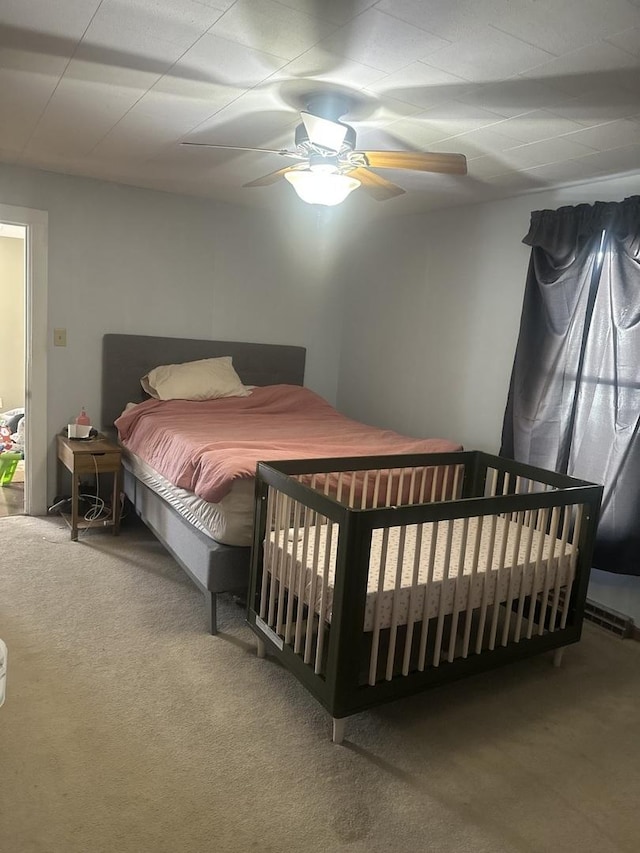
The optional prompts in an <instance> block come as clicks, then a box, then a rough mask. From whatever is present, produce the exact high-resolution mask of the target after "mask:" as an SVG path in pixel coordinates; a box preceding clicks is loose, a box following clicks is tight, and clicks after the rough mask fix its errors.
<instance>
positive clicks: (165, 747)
mask: <svg viewBox="0 0 640 853" xmlns="http://www.w3.org/2000/svg"><path fill="white" fill-rule="evenodd" d="M219 624H220V628H221V633H220V634H219V635H218V636H217V637H211V636H209V635H208V634H207V633H206V629H205V613H204V603H203V601H202V598H201V596H200V594H199V593H198V592H197V590H195V588H194V587H193V586H192V585H191V583H190V582H189V581H188V579H187V578H186V577H185V575H184V574H183V573H182V572H181V571H180V570H179V569H178V568H177V567H176V565H175V563H174V562H173V560H172V559H171V558H170V557H169V556H168V554H167V553H166V552H165V551H164V550H163V549H162V547H161V546H160V545H159V544H158V543H157V542H156V541H155V540H154V539H153V538H152V537H151V536H150V534H148V533H147V532H146V530H145V529H144V528H142V527H141V526H139V525H138V524H136V523H134V522H133V521H129V522H128V523H125V526H124V528H123V530H122V533H121V535H120V536H119V537H114V536H112V535H110V534H109V533H106V532H104V531H95V530H94V531H89V532H87V533H85V534H84V535H83V537H82V539H81V541H80V542H78V543H72V542H70V541H69V531H68V529H67V527H66V526H64V525H63V524H62V523H61V521H60V520H59V519H42V518H29V517H27V516H19V517H13V518H2V519H0V637H2V638H3V639H4V640H5V642H6V643H7V646H8V650H9V651H8V679H7V699H6V703H5V705H4V706H3V707H2V708H0V850H1V851H3V853H147V851H148V853H152V852H153V853H209V852H210V851H211V853H236V851H243V853H244V851H253V850H255V851H258V850H259V851H261V853H320V851H322V853H342V851H349V853H395V851H433V853H449V851H460V853H472V851H473V853H565V851H566V853H575V851H583V853H596V851H597V853H619V851H620V852H621V853H632V851H633V853H635V851H637V849H638V839H639V838H640V810H639V809H638V792H639V791H640V727H639V725H638V723H639V721H640V644H638V643H634V642H632V641H629V640H627V641H623V640H619V639H617V638H615V637H613V636H611V635H609V634H606V633H605V632H604V631H602V630H601V629H599V628H597V627H595V626H591V625H587V626H586V627H585V632H584V637H583V640H582V642H581V643H579V644H577V645H575V646H572V647H571V648H569V649H568V650H567V652H566V653H565V656H564V662H563V666H562V667H561V668H560V669H554V667H553V666H552V663H551V655H550V654H545V655H541V656H538V657H536V658H534V659H530V660H528V661H522V662H519V663H516V664H512V665H510V666H507V667H503V668H502V669H501V670H496V671H493V672H490V673H485V674H482V675H478V676H475V677H473V678H470V679H467V680H466V681H460V682H457V683H455V684H452V685H448V686H446V687H441V688H438V689H435V690H431V691H429V692H426V693H423V694H421V695H419V696H413V697H411V698H408V699H404V700H400V701H398V702H395V703H391V704H388V705H386V706H384V707H381V708H378V709H375V710H372V711H368V712H365V713H361V714H358V715H356V716H354V717H353V718H351V719H350V720H349V721H348V723H347V733H346V740H345V743H344V745H343V746H336V745H334V744H333V743H332V742H331V740H330V732H331V723H330V719H329V717H328V715H327V714H326V713H325V711H324V710H323V709H322V708H321V707H320V706H319V705H318V704H317V703H316V701H315V700H314V699H313V698H312V697H311V696H310V695H309V694H308V693H307V691H306V690H305V689H304V688H303V687H302V685H301V684H299V683H298V681H297V680H296V679H295V678H294V677H293V676H292V675H291V674H290V673H288V672H287V671H285V670H284V669H283V668H281V667H280V666H279V665H278V664H277V663H275V662H274V661H273V660H269V659H268V658H267V659H266V660H259V659H258V658H257V657H256V655H255V643H254V639H253V634H252V633H251V631H250V630H249V629H248V627H247V626H246V624H245V621H244V612H243V610H242V609H241V608H240V607H239V606H237V605H236V604H235V603H234V601H233V600H232V599H231V598H228V599H226V598H223V600H222V602H221V608H220V614H219Z"/></svg>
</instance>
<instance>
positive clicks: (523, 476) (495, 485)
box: [248, 451, 602, 742]
mask: <svg viewBox="0 0 640 853" xmlns="http://www.w3.org/2000/svg"><path fill="white" fill-rule="evenodd" d="M601 497H602V488H601V487H600V486H597V485H594V484H591V483H587V482H584V481H581V480H577V479H575V478H571V477H567V476H564V475H560V474H556V473H553V472H550V471H544V470H542V469H538V468H534V467H532V466H528V465H523V464H520V463H517V462H513V461H510V460H506V459H503V458H501V457H496V456H492V455H489V454H486V453H482V452H477V451H471V452H458V453H444V454H429V455H412V456H411V455H400V456H395V457H394V456H383V457H372V458H368V459H363V458H360V459H356V458H353V459H344V458H343V459H325V460H299V461H291V462H281V463H270V464H266V463H265V464H263V463H261V464H260V465H259V466H258V472H257V487H256V506H257V509H256V523H255V544H254V551H253V557H252V566H251V579H250V593H249V613H248V619H249V623H250V625H251V627H252V628H253V630H254V632H255V633H256V635H257V637H258V653H259V655H260V656H264V654H265V653H266V651H267V650H269V652H270V653H271V654H273V655H275V656H276V657H277V658H278V659H279V660H280V661H281V662H282V663H283V664H284V665H285V666H287V667H288V668H289V669H290V670H291V671H292V672H293V673H294V675H296V676H297V677H298V678H299V679H300V680H301V681H302V683H303V684H304V685H305V686H306V687H307V688H308V689H309V690H310V691H311V693H313V695H314V696H315V697H316V698H317V699H318V700H319V701H320V702H321V703H322V705H323V706H324V707H325V708H326V709H327V710H328V711H329V713H330V714H331V715H332V717H333V726H334V728H333V739H334V741H336V742H340V741H341V740H342V738H343V736H344V721H345V718H346V717H348V716H349V715H351V714H354V713H356V712H358V711H362V710H364V709H365V708H369V707H371V706H373V705H377V704H380V703H382V702H386V701H389V700H392V699H396V698H398V697H400V696H405V695H408V694H410V693H413V692H416V691H418V690H422V689H424V688H426V687H429V686H433V685H436V684H439V683H442V682H444V681H447V680H450V679H455V678H459V677H462V676H464V675H468V674H473V673H475V672H478V671H480V670H482V669H486V668H489V667H493V666H497V665H499V664H502V663H507V662H509V661H513V660H515V659H516V658H521V657H525V656H527V655H531V654H534V653H537V652H541V651H545V650H549V649H555V650H556V655H555V662H556V664H559V660H560V655H561V650H562V648H563V647H564V646H566V645H568V644H570V643H574V642H576V641H577V640H579V638H580V633H581V628H582V620H583V612H584V604H585V598H586V591H587V583H588V578H589V571H590V566H591V556H592V552H593V544H594V537H595V531H596V526H597V520H598V513H599V507H600V501H601Z"/></svg>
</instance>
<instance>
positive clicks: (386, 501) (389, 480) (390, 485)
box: [384, 468, 393, 506]
mask: <svg viewBox="0 0 640 853" xmlns="http://www.w3.org/2000/svg"><path fill="white" fill-rule="evenodd" d="M392 492H393V470H392V469H391V468H389V469H388V474H387V493H386V495H385V498H384V505H385V506H391V498H392Z"/></svg>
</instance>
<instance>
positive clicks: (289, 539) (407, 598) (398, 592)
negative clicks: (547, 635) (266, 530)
mask: <svg viewBox="0 0 640 853" xmlns="http://www.w3.org/2000/svg"><path fill="white" fill-rule="evenodd" d="M480 518H482V519H483V520H482V523H481V522H480ZM493 518H495V519H496V520H495V536H493V535H492V527H493V526H494V525H493V523H492V519H493ZM450 526H451V527H450ZM435 527H436V525H434V524H424V525H408V526H406V527H404V528H399V527H392V528H387V529H386V531H383V530H381V529H377V530H374V531H373V534H372V539H371V556H370V562H369V578H368V587H367V596H366V609H365V620H364V630H365V631H371V630H372V628H373V625H374V618H375V612H376V606H379V607H380V627H382V628H388V627H390V626H391V624H392V619H393V613H394V606H395V611H396V624H398V625H406V624H408V623H409V622H416V621H419V620H421V619H422V618H423V615H424V616H426V618H428V619H429V618H432V617H434V616H437V615H438V613H439V612H444V613H453V612H454V610H457V611H461V610H466V609H467V607H468V606H469V597H470V598H471V601H470V605H471V607H472V608H477V607H480V606H481V605H482V604H483V602H484V604H485V605H486V606H489V605H492V604H493V603H494V601H496V600H497V601H499V602H504V601H507V599H508V598H509V597H511V598H514V599H516V598H518V597H519V596H520V595H521V594H524V595H530V594H532V593H535V594H537V593H539V592H543V591H544V590H545V589H546V590H554V589H555V588H556V586H557V585H560V586H563V585H564V584H566V582H567V578H568V576H569V573H570V567H571V565H572V560H571V557H572V546H570V545H567V544H564V545H563V543H562V541H561V540H558V539H556V538H552V537H551V536H549V535H548V534H545V533H542V532H541V531H538V530H533V529H532V528H530V527H529V525H524V524H523V525H518V523H517V522H516V521H512V520H510V519H509V518H502V517H494V516H485V517H474V518H470V519H469V520H468V526H467V534H466V538H465V537H464V520H463V519H459V518H458V519H453V520H450V521H441V522H439V523H438V525H437V533H434V530H435ZM519 527H520V531H519V532H518V528H519ZM420 528H422V529H421V530H420ZM328 530H329V527H328V525H326V524H321V525H317V526H315V527H312V528H310V535H309V539H308V543H307V556H306V561H305V568H304V575H305V576H304V583H303V587H304V592H303V596H304V601H305V603H306V604H308V605H309V604H311V589H312V586H313V584H312V581H313V574H314V570H313V566H314V565H316V566H317V577H316V583H315V595H314V601H313V608H314V610H315V611H316V613H320V612H324V614H325V617H324V618H325V619H326V621H327V622H331V617H332V609H333V590H334V576H335V565H336V554H337V527H334V528H333V530H332V533H331V542H330V549H329V558H328V561H327V559H326V556H327V554H326V552H327V539H328ZM402 531H404V533H403V532H402ZM403 536H404V554H403V559H402V563H401V566H400V569H399V578H398V558H399V553H400V549H401V537H403ZM449 536H451V547H450V559H449V566H448V571H447V572H446V575H447V576H445V570H446V566H445V558H446V551H447V543H448V539H449ZM476 537H479V541H477V538H476ZM293 538H294V533H293V531H292V530H285V531H282V532H281V533H280V534H279V536H278V542H276V534H275V533H272V534H271V536H270V545H271V552H270V555H269V559H268V563H267V565H268V567H269V570H270V571H274V572H275V576H276V577H277V578H278V580H282V579H283V578H284V582H285V585H286V587H287V588H288V589H293V590H294V592H296V593H297V592H298V590H299V588H300V573H301V571H303V568H302V556H303V547H304V542H303V537H302V532H300V533H299V537H298V545H297V548H296V549H295V551H296V553H295V561H293V560H291V559H290V557H291V556H293V550H294V545H293ZM432 538H435V546H434V554H435V559H434V560H433V569H432V577H431V581H430V582H429V583H428V584H427V580H428V577H429V563H430V555H431V543H432ZM420 539H421V547H420V548H419V566H418V579H417V586H416V587H415V589H414V590H413V595H412V582H413V573H414V563H415V554H416V544H417V543H418V542H419V540H420ZM492 539H493V546H492ZM385 540H386V541H385ZM541 540H542V541H541ZM516 543H517V545H518V547H517V552H516ZM476 547H477V549H478V559H477V563H476V561H475V559H474V556H475V551H476ZM316 551H317V559H316ZM383 551H384V553H385V559H384V573H383V581H382V585H381V586H382V592H381V593H379V592H378V590H379V587H380V574H381V569H380V566H381V558H382V556H383ZM278 553H279V557H278V556H276V555H277V554H278ZM285 554H286V556H287V558H286V559H282V557H283V556H284V555H285ZM461 554H463V556H462V561H461ZM292 563H293V576H292V572H291V564H292ZM474 564H475V565H476V570H475V571H474V568H473V567H474ZM325 565H327V566H328V577H327V582H326V584H325V583H324V570H325ZM459 570H460V576H459V577H458V574H459ZM510 585H511V586H510ZM396 587H397V589H396ZM323 589H324V594H325V601H324V605H323V604H322V601H321V599H322V594H323ZM379 596H380V603H379V605H378V597H379ZM425 598H426V599H427V600H426V602H425Z"/></svg>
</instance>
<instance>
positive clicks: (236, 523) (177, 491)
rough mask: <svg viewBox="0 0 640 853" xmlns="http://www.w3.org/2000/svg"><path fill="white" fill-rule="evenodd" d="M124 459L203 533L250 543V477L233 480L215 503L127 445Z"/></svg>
mask: <svg viewBox="0 0 640 853" xmlns="http://www.w3.org/2000/svg"><path fill="white" fill-rule="evenodd" d="M123 462H124V464H125V465H126V467H127V468H129V470H130V471H131V472H132V473H133V474H134V475H135V476H136V477H137V478H138V479H139V480H140V481H142V482H143V483H144V484H145V485H146V486H149V488H151V489H153V491H154V492H157V493H158V494H159V495H160V496H161V497H162V498H163V499H164V500H166V501H167V503H168V504H170V505H171V506H172V507H173V508H174V509H175V510H176V512H178V513H180V515H181V516H182V517H183V518H185V519H186V520H187V521H188V522H189V523H190V524H193V526H194V527H196V528H197V529H198V530H200V531H201V532H202V533H206V534H207V536H210V537H211V538H212V539H215V540H216V541H217V542H221V543H222V544H223V545H240V546H250V545H251V544H252V542H253V511H254V490H255V480H254V479H253V478H250V479H241V480H236V481H235V482H234V484H233V486H232V488H231V491H230V492H229V493H228V494H227V495H225V496H224V497H223V498H222V499H221V500H220V501H219V502H218V503H211V502H210V501H205V500H204V499H203V498H199V497H198V496H197V495H195V494H194V493H193V492H190V491H188V490H187V489H181V488H179V487H178V486H174V485H173V484H172V483H170V482H169V481H168V480H167V479H165V478H164V477H163V476H162V475H161V474H158V472H157V471H155V470H154V469H153V468H152V467H151V466H150V465H149V464H148V463H146V462H145V461H144V460H143V459H141V458H140V457H139V456H137V455H136V454H135V453H132V452H131V451H130V450H127V449H126V448H123Z"/></svg>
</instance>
